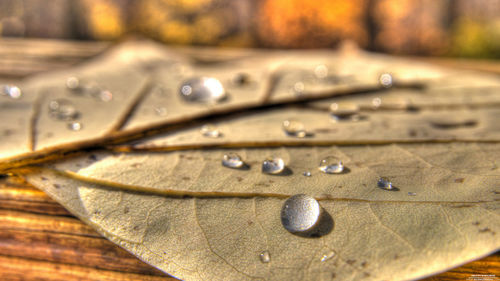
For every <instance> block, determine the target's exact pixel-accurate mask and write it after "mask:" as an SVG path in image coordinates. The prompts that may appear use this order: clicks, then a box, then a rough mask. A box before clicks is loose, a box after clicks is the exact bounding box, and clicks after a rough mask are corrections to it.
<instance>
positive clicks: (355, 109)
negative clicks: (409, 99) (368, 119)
mask: <svg viewBox="0 0 500 281" xmlns="http://www.w3.org/2000/svg"><path fill="white" fill-rule="evenodd" d="M330 113H331V115H332V118H333V120H335V121H357V120H359V105H357V104H355V103H350V102H344V103H332V104H331V105H330Z"/></svg>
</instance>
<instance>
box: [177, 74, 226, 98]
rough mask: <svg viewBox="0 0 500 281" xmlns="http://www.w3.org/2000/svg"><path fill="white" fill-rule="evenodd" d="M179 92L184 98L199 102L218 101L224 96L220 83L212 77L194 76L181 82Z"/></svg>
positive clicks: (224, 92)
mask: <svg viewBox="0 0 500 281" xmlns="http://www.w3.org/2000/svg"><path fill="white" fill-rule="evenodd" d="M179 93H180V95H181V96H182V98H184V100H186V101H189V102H199V103H215V102H220V101H222V100H223V99H224V98H225V97H226V90H225V89H224V86H222V83H221V82H220V81H219V80H218V79H216V78H213V77H195V78H191V79H188V80H186V81H184V82H183V83H182V84H181V87H180V89H179Z"/></svg>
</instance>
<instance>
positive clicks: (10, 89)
mask: <svg viewBox="0 0 500 281" xmlns="http://www.w3.org/2000/svg"><path fill="white" fill-rule="evenodd" d="M0 95H2V96H7V97H9V98H11V99H20V98H21V97H22V95H23V93H22V91H21V89H20V88H19V87H18V86H15V85H2V90H1V91H0Z"/></svg>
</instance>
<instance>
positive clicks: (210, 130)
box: [200, 124, 222, 138]
mask: <svg viewBox="0 0 500 281" xmlns="http://www.w3.org/2000/svg"><path fill="white" fill-rule="evenodd" d="M200 133H201V134H202V135H203V136H204V137H207V138H220V137H222V133H221V132H220V131H219V130H218V129H217V128H216V127H215V126H213V125H210V124H207V125H203V126H202V127H201V129H200Z"/></svg>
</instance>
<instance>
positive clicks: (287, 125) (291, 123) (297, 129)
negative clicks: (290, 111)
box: [283, 119, 307, 138]
mask: <svg viewBox="0 0 500 281" xmlns="http://www.w3.org/2000/svg"><path fill="white" fill-rule="evenodd" d="M283 130H284V131H285V133H286V134H287V135H288V136H293V137H298V138H303V137H305V136H306V135H307V133H306V130H305V127H304V124H303V123H302V122H300V121H297V120H295V119H288V120H285V121H283Z"/></svg>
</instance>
